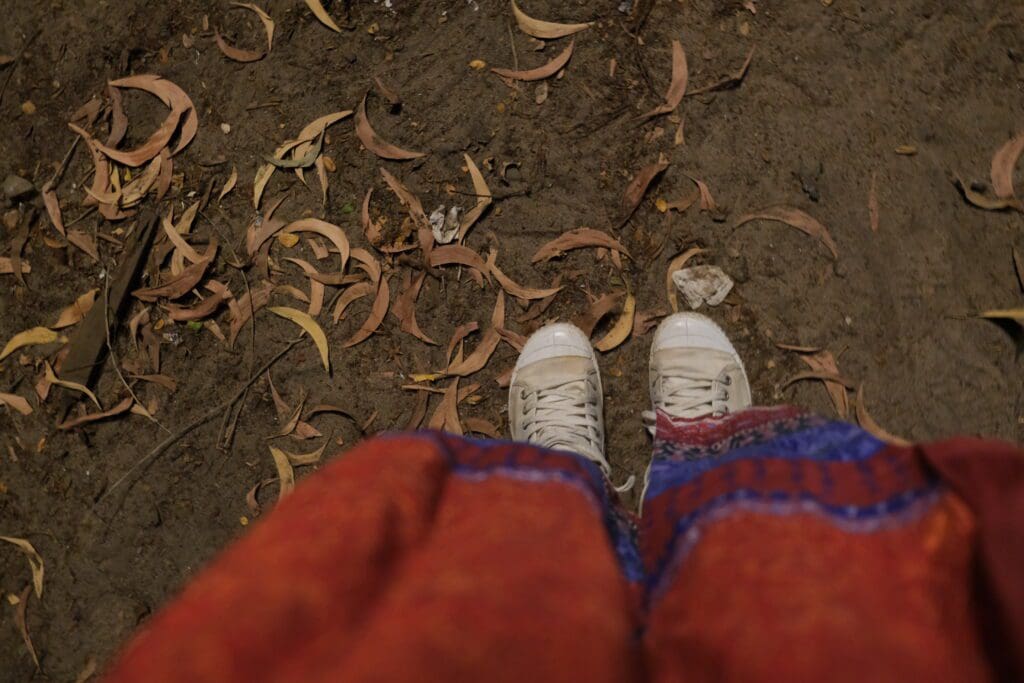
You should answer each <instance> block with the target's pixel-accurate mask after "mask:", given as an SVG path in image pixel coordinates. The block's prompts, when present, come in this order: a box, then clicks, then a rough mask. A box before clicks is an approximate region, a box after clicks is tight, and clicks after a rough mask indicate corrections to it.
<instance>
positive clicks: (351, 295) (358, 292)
mask: <svg viewBox="0 0 1024 683" xmlns="http://www.w3.org/2000/svg"><path fill="white" fill-rule="evenodd" d="M375 291H377V285H376V284H375V283H373V282H359V283H357V284H354V285H352V286H351V287H349V288H348V289H346V290H345V291H344V292H342V293H341V296H339V297H338V301H337V303H335V304H334V311H333V313H331V318H332V319H333V320H334V324H335V325H337V324H338V321H339V320H341V319H342V318H344V317H345V309H346V308H348V307H349V305H350V304H351V303H353V302H354V301H357V300H358V299H362V298H363V297H364V296H368V295H370V294H373V293H374V292H375Z"/></svg>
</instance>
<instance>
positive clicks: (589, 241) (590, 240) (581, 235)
mask: <svg viewBox="0 0 1024 683" xmlns="http://www.w3.org/2000/svg"><path fill="white" fill-rule="evenodd" d="M586 247H604V248H605V249H612V250H614V251H617V252H619V253H620V254H623V255H625V256H627V257H628V256H629V252H628V251H626V248H625V247H624V246H622V244H620V243H619V241H618V240H616V239H614V238H612V237H611V236H610V235H608V234H606V233H603V232H601V231H600V230H594V229H593V228H576V229H575V230H569V231H568V232H564V233H562V234H561V235H560V236H559V237H556V238H555V239H553V240H551V241H550V242H548V243H546V244H544V245H543V246H541V248H540V249H538V250H537V253H535V254H534V255H533V258H532V259H530V262H531V263H538V262H540V261H549V260H551V259H553V258H557V257H559V256H561V255H563V254H564V253H565V252H567V251H571V250H573V249H583V248H586Z"/></svg>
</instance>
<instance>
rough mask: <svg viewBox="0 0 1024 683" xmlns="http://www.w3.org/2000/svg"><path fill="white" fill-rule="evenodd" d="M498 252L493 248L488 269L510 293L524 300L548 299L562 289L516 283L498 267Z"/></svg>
mask: <svg viewBox="0 0 1024 683" xmlns="http://www.w3.org/2000/svg"><path fill="white" fill-rule="evenodd" d="M497 259H498V252H497V251H496V250H495V249H491V251H490V253H489V254H488V256H487V271H486V272H489V273H490V274H491V275H492V276H493V277H494V279H495V280H497V281H498V284H499V285H501V288H502V289H504V290H505V292H507V293H508V294H510V295H512V296H514V297H516V298H517V299H521V300H523V301H529V300H532V299H546V298H547V297H549V296H554V295H555V294H557V293H558V292H560V291H562V289H563V288H562V287H554V288H552V289H531V288H529V287H523V286H522V285H519V284H516V282H514V281H513V280H512V278H510V277H509V276H507V275H505V273H503V272H502V271H501V269H500V268H498V264H497Z"/></svg>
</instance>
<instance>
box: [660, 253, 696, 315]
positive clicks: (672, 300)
mask: <svg viewBox="0 0 1024 683" xmlns="http://www.w3.org/2000/svg"><path fill="white" fill-rule="evenodd" d="M703 251H704V250H703V249H701V248H700V247H691V248H689V249H687V250H686V251H684V252H683V253H681V254H679V255H678V256H676V257H675V258H674V259H672V260H671V261H670V262H669V264H668V270H667V271H666V272H665V293H666V294H667V295H668V303H669V306H671V307H672V312H673V313H678V312H679V291H678V288H677V287H676V284H675V281H673V279H672V274H673V273H675V272H676V271H677V270H682V269H683V267H684V266H686V262H687V261H689V260H690V259H691V258H693V257H694V256H696V255H697V254H700V253H702V252H703Z"/></svg>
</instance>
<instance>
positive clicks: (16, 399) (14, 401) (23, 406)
mask: <svg viewBox="0 0 1024 683" xmlns="http://www.w3.org/2000/svg"><path fill="white" fill-rule="evenodd" d="M0 405H3V406H7V407H8V408H11V409H12V410H15V411H17V412H18V413H20V414H22V415H31V414H32V406H30V405H29V403H28V401H27V400H25V399H24V398H23V397H21V396H18V395H17V394H5V393H3V392H0Z"/></svg>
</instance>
